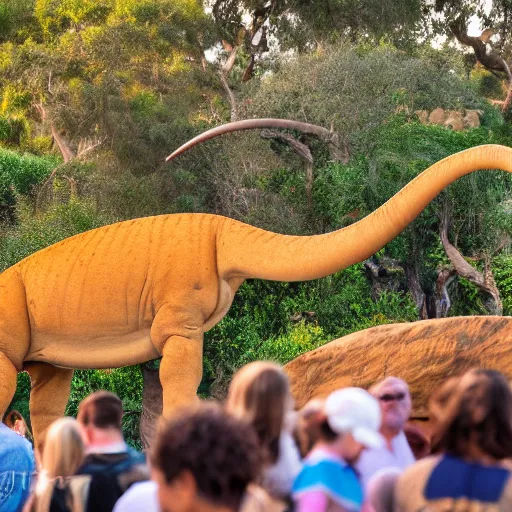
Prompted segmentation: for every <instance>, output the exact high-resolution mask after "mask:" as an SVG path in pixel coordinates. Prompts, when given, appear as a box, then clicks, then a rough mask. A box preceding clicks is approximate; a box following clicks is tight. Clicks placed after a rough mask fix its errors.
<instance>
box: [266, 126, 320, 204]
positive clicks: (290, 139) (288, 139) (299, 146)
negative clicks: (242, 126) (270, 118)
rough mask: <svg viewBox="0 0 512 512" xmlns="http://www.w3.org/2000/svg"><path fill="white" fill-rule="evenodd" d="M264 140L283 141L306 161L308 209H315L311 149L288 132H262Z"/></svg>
mask: <svg viewBox="0 0 512 512" xmlns="http://www.w3.org/2000/svg"><path fill="white" fill-rule="evenodd" d="M260 135H261V137H262V138H264V139H275V140H282V141H283V142H285V143H286V144H288V145H289V146H290V147H291V148H292V149H293V151H295V153H297V155H299V157H300V158H301V159H302V160H303V161H304V164H305V172H306V200H307V203H308V208H309V210H311V208H312V207H313V155H312V154H311V150H310V149H309V147H308V146H307V145H306V144H304V143H302V142H300V141H298V140H297V139H296V138H295V137H294V136H293V135H291V134H290V133H286V132H278V131H276V130H262V131H261V133H260Z"/></svg>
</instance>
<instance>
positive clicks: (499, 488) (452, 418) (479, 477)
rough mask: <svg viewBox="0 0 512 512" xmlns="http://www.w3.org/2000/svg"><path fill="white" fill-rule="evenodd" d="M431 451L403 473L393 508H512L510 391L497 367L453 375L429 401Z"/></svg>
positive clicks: (415, 511) (461, 511) (407, 511)
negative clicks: (456, 376) (431, 433)
mask: <svg viewBox="0 0 512 512" xmlns="http://www.w3.org/2000/svg"><path fill="white" fill-rule="evenodd" d="M430 413H431V418H432V420H433V422H434V430H433V443H432V446H433V452H434V453H437V455H434V456H431V457H427V458H425V459H423V460H421V461H419V462H417V463H416V464H414V465H413V466H411V467H410V468H408V469H407V470H406V471H405V473H404V474H403V475H402V476H401V477H400V479H399V481H398V484H397V488H396V502H395V503H396V504H395V510H396V511H398V512H419V511H422V510H427V509H428V510H438V509H439V510H443V511H447V512H449V511H452V510H453V511H457V512H466V511H468V512H469V511H472V510H477V509H478V510H484V509H485V510H491V509H492V510H495V511H497V512H498V511H500V512H505V511H509V510H512V478H511V477H512V473H511V472H510V464H509V462H508V461H507V459H511V458H512V392H511V389H510V386H509V383H508V382H507V380H506V378H505V377H504V376H503V375H502V374H501V373H499V372H497V371H494V370H470V371H469V372H467V373H466V374H464V375H463V376H462V377H461V378H459V379H450V380H449V381H448V382H446V383H445V385H444V386H443V387H442V388H441V389H440V390H439V391H438V392H437V393H435V394H434V396H433V397H432V400H431V402H430Z"/></svg>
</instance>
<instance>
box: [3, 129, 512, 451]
mask: <svg viewBox="0 0 512 512" xmlns="http://www.w3.org/2000/svg"><path fill="white" fill-rule="evenodd" d="M269 124H271V123H270V122H269ZM228 131H229V130H228ZM218 132H219V131H217V133H218ZM220 132H222V130H220ZM208 136H209V135H208V134H205V135H204V137H205V138H207V137H208ZM488 168H490V169H503V170H506V171H508V172H512V149H510V148H507V147H503V146H496V145H488V146H481V147H477V148H472V149H469V150H466V151H463V152H461V153H458V154H456V155H453V156H450V157H448V158H445V159H444V160H442V161H441V162H438V163H437V164H435V165H433V166H432V167H430V168H429V169H427V170H426V171H425V172H423V173H422V174H421V175H419V176H418V177H417V178H415V179H414V180H413V181H412V182H411V183H409V184H408V185H407V186H406V187H404V188H403V189H402V190H401V191H400V192H398V193H397V194H396V195H395V196H394V197H393V198H392V199H390V200H389V201H388V202H387V203H385V204H384V205H383V206H381V207H380V208H379V209H377V210H376V211H375V212H373V213H372V214H370V215H368V216H367V217H366V218H364V219H362V220H360V221H359V222H357V223H355V224H352V225H350V226H348V227H346V228H344V229H341V230H339V231H335V232H333V233H328V234H323V235H317V236H287V235H280V234H276V233H271V232H268V231H264V230H263V229H258V228H256V227H253V226H249V225H247V224H244V223H242V222H238V221H235V220H232V219H229V218H225V217H220V216H216V215H203V214H183V215H182V214H177V215H162V216H157V217H147V218H141V219H135V220H130V221H126V222H120V223H117V224H113V225H110V226H105V227H102V228H99V229H94V230H92V231H88V232H85V233H82V234H79V235H76V236H74V237H71V238H68V239H66V240H63V241H62V242H59V243H57V244H55V245H52V246H50V247H48V248H46V249H43V250H41V251H39V252H37V253H35V254H33V255H32V256H29V257H28V258H26V259H24V260H22V261H20V262H19V263H17V264H16V265H14V266H12V267H10V268H9V269H7V270H6V271H4V272H3V273H2V274H0V415H3V414H4V412H5V410H6V409H7V407H8V405H9V403H10V401H11V399H12V397H13V394H14V392H15V389H16V376H17V373H18V372H20V371H23V370H26V371H27V372H28V373H29V374H30V378H31V382H32V389H31V395H30V409H31V419H32V425H33V430H34V434H35V437H36V440H37V441H38V442H40V441H41V440H42V438H43V434H44V432H45V430H46V428H47V427H48V425H49V424H50V423H51V422H52V421H53V420H54V419H56V418H57V417H59V416H61V415H62V414H63V413H64V410H65V407H66V403H67V400H68V396H69V390H70V383H71V377H72V374H73V369H75V368H111V367H119V366H125V365H132V364H136V363H141V362H143V361H148V360H151V359H154V358H157V357H159V356H162V361H161V365H160V380H161V383H162V387H163V403H164V411H163V412H164V415H169V414H170V413H171V412H172V410H173V409H175V408H176V407H178V406H180V405H182V404H186V403H190V402H193V401H194V400H195V397H196V390H197V387H198V385H199V382H200V380H201V374H202V355H203V354H202V341H203V333H204V332H205V331H206V330H208V329H210V328H211V327H213V326H214V325H215V324H216V323H217V322H219V321H220V320H221V319H222V318H223V316H224V315H225V314H226V313H227V311H228V310H229V307H230V305H231V302H232V300H233V296H234V294H235V292H236V291H237V289H238V287H239V286H240V285H241V284H242V282H243V281H244V280H245V279H247V278H261V279H271V280H277V281H302V280H308V279H316V278H320V277H323V276H326V275H329V274H332V273H333V272H336V271H338V270H340V269H343V268H346V267H348V266H349V265H352V264H354V263H356V262H359V261H362V260H364V259H366V258H368V257H369V256H371V255H372V254H374V253H375V252H377V251H378V250H379V249H380V248H381V247H383V246H384V245H385V244H387V243H388V242H389V241H390V240H392V239H393V238H394V237H395V236H397V235H398V234H399V233H400V232H401V231H402V230H403V229H405V228H406V227H407V226H408V225H409V224H410V223H411V222H412V221H413V220H414V219H415V218H416V217H417V216H418V215H419V213H420V212H421V211H422V210H423V209H424V208H425V207H426V205H427V204H428V203H429V202H430V201H431V200H432V199H433V198H434V197H436V195H437V194H439V192H441V191H442V190H443V189H444V188H445V187H446V186H447V185H449V184H450V183H451V182H453V181H454V180H456V179H457V178H459V177H460V176H463V175H465V174H468V173H470V172H472V171H475V170H477V169H488Z"/></svg>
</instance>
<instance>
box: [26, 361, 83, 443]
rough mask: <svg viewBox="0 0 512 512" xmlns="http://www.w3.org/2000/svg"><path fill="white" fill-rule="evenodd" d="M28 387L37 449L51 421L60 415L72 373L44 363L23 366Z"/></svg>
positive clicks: (61, 414) (64, 404)
mask: <svg viewBox="0 0 512 512" xmlns="http://www.w3.org/2000/svg"><path fill="white" fill-rule="evenodd" d="M26 370H27V372H28V374H29V375H30V380H31V383H32V388H31V390H30V420H31V423H32V432H33V434H34V442H35V445H36V448H37V449H40V448H41V447H42V443H43V442H44V436H45V434H46V431H47V430H48V427H49V426H50V425H51V423H52V422H53V421H55V420H56V419H58V418H60V417H62V416H64V412H65V411H66V405H67V403H68V399H69V392H70V390H71V379H72V377H73V370H69V369H67V368H57V367H56V366H53V365H51V364H48V363H26Z"/></svg>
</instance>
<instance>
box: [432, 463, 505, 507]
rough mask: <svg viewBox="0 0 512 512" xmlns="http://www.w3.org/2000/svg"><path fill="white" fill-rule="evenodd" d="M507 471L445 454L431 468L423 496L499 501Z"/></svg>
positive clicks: (473, 500)
mask: <svg viewBox="0 0 512 512" xmlns="http://www.w3.org/2000/svg"><path fill="white" fill-rule="evenodd" d="M509 478H510V472H509V471H508V470H506V469H504V468H500V467H493V466H483V465H481V464H476V463H472V462H466V461H464V460H462V459H459V458H457V457H452V456H449V455H445V456H443V457H442V458H441V460H440V461H439V463H438V464H437V465H436V467H435V468H434V469H433V471H432V473H431V474H430V477H429V479H428V481H427V485H426V486H425V491H424V495H425V499H426V500H427V501H429V502H430V501H436V500H442V499H446V498H448V499H452V500H467V501H469V502H470V503H472V502H475V503H497V502H499V501H500V498H501V495H502V494H503V490H504V489H505V485H506V484H507V482H508V480H509Z"/></svg>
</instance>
